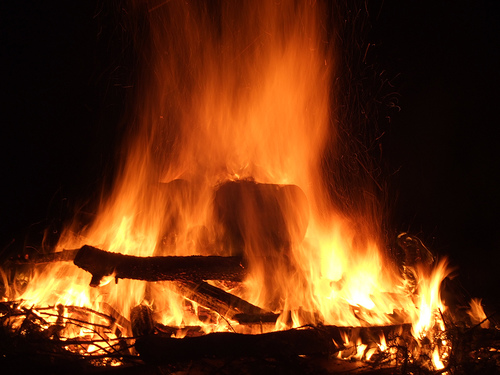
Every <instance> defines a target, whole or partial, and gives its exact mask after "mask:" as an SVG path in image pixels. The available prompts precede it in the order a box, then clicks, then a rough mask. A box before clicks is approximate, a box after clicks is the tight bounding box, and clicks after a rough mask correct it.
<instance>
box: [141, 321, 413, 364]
mask: <svg viewBox="0 0 500 375" xmlns="http://www.w3.org/2000/svg"><path fill="white" fill-rule="evenodd" d="M410 330H411V325H409V324H404V325H396V326H382V327H336V326H322V327H306V328H300V329H291V330H287V331H276V332H270V333H264V334H260V335H245V334H239V333H230V332H216V333H210V334H208V335H204V336H199V337H184V338H182V339H176V338H171V337H168V336H164V335H149V336H143V337H140V338H138V339H137V341H136V345H135V348H136V350H137V351H138V353H139V354H140V356H141V358H142V359H143V360H144V361H146V362H147V363H151V364H161V363H163V364H165V363H175V362H182V361H185V360H196V359H200V358H203V357H216V358H242V357H246V358H249V357H258V358H277V359H284V358H291V357H297V356H299V355H308V356H317V355H319V356H329V355H332V354H334V353H336V352H338V351H340V350H343V349H344V348H345V347H344V337H348V338H349V341H350V342H356V341H355V340H356V339H357V338H358V337H359V338H361V339H362V341H363V342H364V343H368V342H378V341H379V340H380V335H381V334H384V335H385V337H391V335H392V336H394V335H398V336H399V335H410Z"/></svg>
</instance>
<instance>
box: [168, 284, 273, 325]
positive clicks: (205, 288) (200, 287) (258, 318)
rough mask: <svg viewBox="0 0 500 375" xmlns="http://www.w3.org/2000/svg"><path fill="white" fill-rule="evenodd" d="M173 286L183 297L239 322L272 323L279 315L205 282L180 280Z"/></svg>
mask: <svg viewBox="0 0 500 375" xmlns="http://www.w3.org/2000/svg"><path fill="white" fill-rule="evenodd" d="M175 286H176V288H177V290H178V291H179V293H180V294H181V295H183V296H184V297H186V298H188V299H190V300H192V301H194V302H196V303H199V304H200V305H202V306H204V307H206V308H208V309H211V310H213V311H215V312H217V313H218V314H220V315H221V316H224V317H227V318H230V319H234V320H236V321H238V322H239V323H258V322H262V323H274V322H276V319H277V318H278V316H279V315H278V314H274V313H272V312H270V311H267V310H263V309H261V308H260V307H258V306H255V305H252V304H251V303H249V302H247V301H245V300H243V299H241V298H239V297H237V296H235V295H233V294H231V293H227V292H225V291H223V290H222V289H219V288H217V287H215V286H212V285H210V284H208V283H206V282H201V283H195V282H192V281H182V282H176V283H175Z"/></svg>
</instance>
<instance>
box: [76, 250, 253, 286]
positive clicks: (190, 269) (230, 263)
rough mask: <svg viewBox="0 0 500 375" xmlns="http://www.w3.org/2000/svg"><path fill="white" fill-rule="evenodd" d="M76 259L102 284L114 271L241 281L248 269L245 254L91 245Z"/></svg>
mask: <svg viewBox="0 0 500 375" xmlns="http://www.w3.org/2000/svg"><path fill="white" fill-rule="evenodd" d="M74 263H75V265H77V266H78V267H80V268H82V269H84V270H85V271H88V272H90V273H91V274H92V280H91V283H90V285H91V286H98V285H99V282H100V280H101V279H102V278H103V277H105V276H111V275H113V276H114V277H115V278H116V279H136V280H145V281H162V280H195V281H202V280H231V281H241V280H243V277H244V275H245V273H246V269H245V267H244V266H243V265H242V259H241V257H220V256H184V257H176V256H167V257H136V256H132V255H123V254H118V253H110V252H107V251H104V250H101V249H97V248H95V247H92V246H87V245H85V246H83V247H82V248H81V249H80V250H79V251H78V253H77V255H76V257H75V260H74Z"/></svg>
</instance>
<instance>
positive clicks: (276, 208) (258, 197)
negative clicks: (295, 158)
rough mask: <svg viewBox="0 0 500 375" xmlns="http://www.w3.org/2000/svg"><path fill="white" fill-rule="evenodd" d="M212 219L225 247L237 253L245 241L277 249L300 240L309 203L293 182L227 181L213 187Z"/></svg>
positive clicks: (302, 235)
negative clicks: (257, 242)
mask: <svg viewBox="0 0 500 375" xmlns="http://www.w3.org/2000/svg"><path fill="white" fill-rule="evenodd" d="M214 214H215V219H216V221H217V222H218V223H219V225H220V232H221V233H223V235H222V237H223V239H222V240H223V242H224V244H225V247H226V248H230V249H231V250H232V251H233V252H235V253H237V254H241V253H242V252H243V249H244V247H245V244H247V242H249V241H250V240H252V241H260V242H262V244H264V247H263V248H271V249H269V250H272V249H281V248H283V247H288V246H289V245H290V243H291V242H300V241H302V240H303V239H304V235H305V233H306V230H307V226H308V224H309V203H308V201H307V197H306V195H305V194H304V192H303V191H302V190H301V189H300V188H299V187H298V186H296V185H284V186H280V185H275V184H261V183H256V182H254V181H251V180H241V181H227V182H225V183H224V184H222V185H220V186H219V187H218V188H217V190H216V191H215V197H214Z"/></svg>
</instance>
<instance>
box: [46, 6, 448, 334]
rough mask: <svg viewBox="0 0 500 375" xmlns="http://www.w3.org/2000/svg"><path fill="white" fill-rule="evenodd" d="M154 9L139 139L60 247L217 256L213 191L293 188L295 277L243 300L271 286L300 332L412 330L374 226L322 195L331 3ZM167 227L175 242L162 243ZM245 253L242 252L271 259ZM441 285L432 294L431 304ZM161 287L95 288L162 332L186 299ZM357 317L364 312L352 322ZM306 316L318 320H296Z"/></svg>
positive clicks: (290, 272)
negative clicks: (298, 199) (143, 314)
mask: <svg viewBox="0 0 500 375" xmlns="http://www.w3.org/2000/svg"><path fill="white" fill-rule="evenodd" d="M209 4H211V5H209ZM143 5H144V3H143V2H139V4H133V6H131V9H132V10H131V12H130V13H131V14H133V13H134V12H137V13H139V12H142V13H144V9H143ZM148 6H149V9H148V12H146V13H147V14H148V17H147V21H144V20H143V21H142V22H143V23H141V28H142V33H141V34H139V35H140V37H141V38H145V40H143V41H142V42H141V44H142V45H146V46H147V48H144V50H141V51H140V52H141V56H144V61H145V62H147V63H146V64H145V67H144V73H143V75H142V76H141V79H139V80H138V86H137V87H136V92H137V102H136V103H135V111H134V115H133V116H132V119H131V122H133V125H134V127H133V128H134V129H135V130H136V131H135V132H134V133H133V134H132V135H131V136H130V139H128V141H127V143H126V145H125V150H126V157H125V158H124V160H123V165H122V167H121V173H120V175H119V177H118V178H117V181H116V186H115V189H114V192H113V194H112V195H111V197H110V198H109V199H108V200H106V201H105V202H103V204H102V206H101V208H100V211H99V213H98V216H97V219H96V221H95V222H94V223H93V225H92V226H91V227H90V228H88V229H87V230H85V231H83V232H81V233H80V234H79V236H78V237H77V238H72V239H70V237H69V236H65V237H64V239H63V241H62V242H61V244H60V245H61V246H62V247H65V248H71V247H76V246H81V245H83V244H89V245H93V246H97V247H101V248H104V249H107V250H109V251H116V252H121V253H125V254H133V255H138V256H151V255H159V254H161V255H174V254H176V255H192V254H202V255H206V254H210V253H212V252H214V251H215V252H219V253H222V254H224V249H217V248H210V246H208V247H206V248H203V247H202V246H199V245H200V244H202V243H203V244H206V243H209V244H210V243H211V242H213V239H214V238H216V237H217V233H215V229H214V227H213V226H212V225H211V223H210V221H211V220H212V211H213V209H212V203H213V190H214V187H215V186H217V185H218V184H220V183H222V182H224V181H228V180H242V179H252V180H255V181H257V182H260V183H272V184H279V185H284V184H293V185H297V186H298V187H300V188H301V189H302V191H303V192H304V193H305V195H306V196H307V199H308V202H309V206H310V220H309V226H308V228H307V233H306V239H305V240H302V239H298V238H297V239H295V241H292V245H291V247H290V249H288V250H287V251H289V253H288V254H287V257H288V259H290V262H291V264H292V266H291V267H290V262H287V265H288V266H289V269H278V268H276V269H274V270H273V271H274V272H273V275H269V274H267V275H266V274H262V273H260V274H259V273H258V272H256V273H255V274H253V275H251V276H250V277H249V279H248V280H247V282H246V284H245V286H246V290H245V291H244V292H242V293H243V296H244V297H245V298H246V299H248V300H250V301H251V302H254V303H256V304H258V305H261V306H266V305H267V304H268V301H266V300H265V299H264V300H262V296H261V294H260V293H259V291H260V289H261V285H262V284H263V283H264V282H265V280H264V279H265V278H269V277H271V278H272V283H273V285H275V287H276V290H277V291H278V295H279V296H280V297H281V299H280V301H279V305H278V307H279V310H288V311H291V312H292V318H293V320H294V324H295V325H300V324H304V323H311V322H312V323H314V320H315V319H316V318H311V316H316V317H317V316H320V317H321V320H322V321H324V322H325V323H328V324H339V325H340V324H342V325H360V324H384V323H388V322H389V319H388V318H387V315H386V314H388V313H392V312H393V311H394V310H396V309H397V310H401V311H403V310H404V311H406V312H408V315H409V316H414V318H413V319H415V320H418V319H419V318H420V317H421V315H420V312H422V311H423V310H421V309H423V306H424V304H425V303H424V302H422V303H419V304H415V303H414V298H411V297H409V296H407V295H406V294H405V293H404V290H403V288H402V287H401V280H400V278H399V276H398V275H396V273H394V272H391V266H390V264H387V262H386V261H385V258H384V256H383V254H382V253H381V250H380V248H381V243H382V241H381V239H380V234H379V233H377V231H376V229H377V228H376V225H375V224H374V223H373V222H370V221H371V219H372V218H370V217H349V216H348V215H347V214H346V213H343V212H339V211H338V210H335V208H334V206H333V205H332V204H331V202H330V201H329V199H328V194H327V192H326V191H325V188H324V178H323V176H324V171H322V170H321V160H322V158H323V155H324V150H325V147H329V148H335V147H336V145H335V143H334V142H333V143H331V140H332V139H333V137H332V134H333V133H334V132H335V129H333V128H332V123H333V122H332V121H331V118H332V116H333V115H334V111H335V108H332V103H333V101H332V98H331V92H332V89H331V87H332V85H333V84H334V82H333V77H334V74H335V72H336V70H337V67H336V65H335V64H336V60H335V54H334V50H335V46H334V41H333V40H330V39H329V34H328V33H327V31H326V30H327V20H326V14H327V10H326V6H325V4H323V3H321V2H311V1H287V0H284V1H280V2H275V1H258V2H255V1H238V2H231V1H221V2H218V3H217V7H215V6H213V4H212V2H205V1H193V2H184V1H170V2H160V3H158V4H156V3H154V2H151V3H149V4H148ZM141 19H142V18H141ZM145 30H146V31H145ZM138 44H139V43H138ZM327 141H329V142H328V144H327ZM334 177H335V176H334ZM177 180H182V181H187V182H188V183H189V186H190V189H186V191H185V192H183V193H181V194H177V195H175V197H174V196H173V195H171V194H170V195H169V194H165V193H162V191H161V189H162V187H161V185H159V183H169V182H171V181H177ZM181 190H182V189H181ZM174 198H175V199H174ZM284 212H286V209H285V210H284ZM172 220H175V222H176V229H177V234H176V236H175V238H173V239H171V240H172V242H173V245H172V246H170V247H169V246H167V247H165V246H161V244H160V243H159V242H160V241H162V239H163V238H164V237H162V235H163V234H164V231H165V227H168V223H170V222H171V221H172ZM353 223H354V224H353ZM290 232H291V233H293V230H291V231H290ZM252 235H253V236H255V237H258V236H259V233H253V234H252ZM201 236H203V238H204V240H203V241H202V240H201V239H200V237H201ZM292 240H293V239H292ZM257 243H258V244H260V245H261V244H262V243H261V242H258V241H257ZM246 246H247V247H246V248H245V251H248V252H251V251H260V252H262V253H265V251H266V249H257V250H256V249H252V248H251V247H252V244H251V243H247V244H246ZM284 267H285V268H286V266H284ZM257 269H258V268H257ZM445 276H446V272H441V273H440V274H439V277H440V278H442V277H445ZM440 281H441V280H436V282H435V283H433V284H432V285H431V288H430V290H429V291H425V293H426V295H427V293H429V295H432V293H435V292H436V290H437V289H438V288H439V283H440ZM37 287H39V285H38V286H37ZM167 289H168V288H167V287H166V286H165V285H164V284H161V283H158V284H155V285H153V284H151V285H149V286H148V287H146V285H145V283H142V282H134V281H129V280H121V281H120V282H119V283H118V285H114V283H111V284H110V285H108V286H106V287H103V289H102V292H101V294H100V295H99V297H98V299H97V300H98V301H101V300H105V301H106V302H107V303H109V304H111V305H113V306H114V307H115V308H117V309H120V310H122V311H124V315H127V314H128V313H127V310H129V309H130V307H131V306H134V305H135V304H138V303H141V301H143V300H148V302H149V303H151V304H153V305H154V307H155V310H156V311H157V312H159V313H161V314H163V315H162V316H163V318H162V319H163V321H164V322H165V323H175V324H183V323H184V324H186V318H185V317H184V316H183V315H182V307H181V303H180V298H179V297H172V298H170V297H171V294H172V293H170V292H168V291H167ZM422 292H423V290H422ZM93 293H95V292H93ZM167 296H168V297H169V298H168V299H167ZM93 298H94V300H96V299H95V298H96V297H93ZM422 298H426V297H423V296H422ZM89 299H90V297H89ZM432 306H434V305H432ZM353 307H354V308H356V309H358V310H359V311H358V312H357V313H353ZM431 308H433V307H431ZM300 311H308V312H312V313H315V314H309V315H307V316H308V318H304V316H305V315H304V314H301V313H300ZM361 315H362V316H363V319H362V320H363V323H361V321H360V316H361ZM429 319H430V317H429ZM311 320H313V321H311ZM281 324H285V322H284V320H282V321H280V322H279V325H278V327H281ZM287 324H288V323H287ZM423 324H424V323H423ZM424 325H425V324H424ZM283 326H284V325H283Z"/></svg>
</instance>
